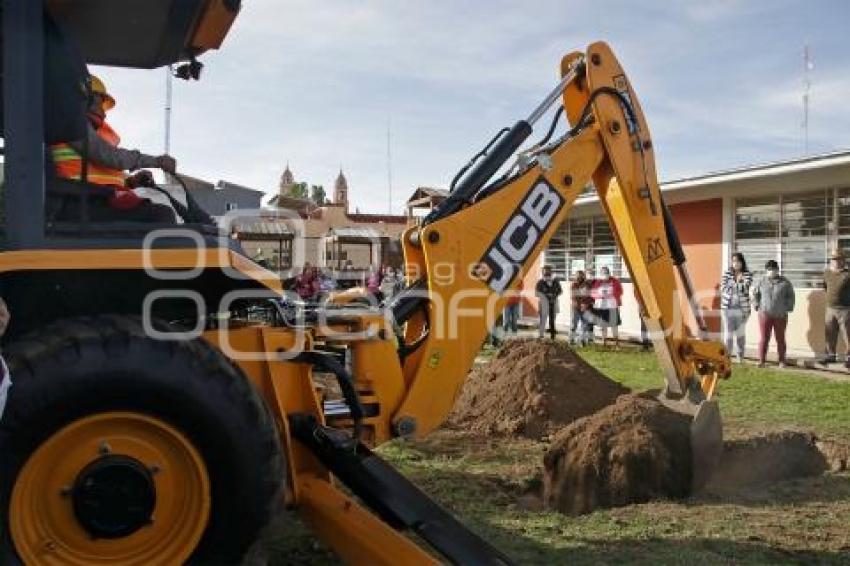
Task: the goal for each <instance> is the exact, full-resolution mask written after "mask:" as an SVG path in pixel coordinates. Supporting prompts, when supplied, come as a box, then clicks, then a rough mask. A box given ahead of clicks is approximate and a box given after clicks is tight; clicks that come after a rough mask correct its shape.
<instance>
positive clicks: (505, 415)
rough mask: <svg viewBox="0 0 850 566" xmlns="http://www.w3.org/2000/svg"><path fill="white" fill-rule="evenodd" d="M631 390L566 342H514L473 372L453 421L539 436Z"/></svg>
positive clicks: (469, 427)
mask: <svg viewBox="0 0 850 566" xmlns="http://www.w3.org/2000/svg"><path fill="white" fill-rule="evenodd" d="M627 392H628V389H626V388H625V387H623V386H621V385H620V384H618V383H616V382H615V381H612V380H611V379H609V378H607V377H606V376H605V375H603V374H602V373H600V372H599V371H598V370H596V369H595V368H593V367H592V366H591V365H589V364H588V363H587V362H585V361H584V360H582V359H581V358H580V357H579V356H578V355H577V354H575V353H574V352H573V351H572V349H570V347H569V346H568V345H567V344H566V343H564V342H553V341H551V340H531V339H526V340H511V341H509V342H507V343H506V344H505V345H504V346H503V347H502V348H501V349H500V350H499V352H498V353H497V354H496V356H495V357H494V358H493V359H492V360H491V361H490V363H488V364H486V365H484V366H482V367H480V368H477V369H476V370H474V371H473V372H472V373H471V374H470V375H469V377H468V378H467V380H466V383H465V384H464V387H463V390H462V391H461V394H460V396H459V398H458V400H457V402H456V403H455V407H454V411H453V412H452V415H451V416H450V419H449V422H450V424H452V425H454V426H457V427H461V428H463V429H464V430H467V431H470V432H474V433H478V434H485V435H489V434H498V435H512V436H524V437H526V438H531V439H535V440H538V439H541V438H544V437H546V436H548V435H550V434H552V433H554V432H556V431H558V430H560V429H561V428H562V427H563V426H564V425H567V424H569V423H572V422H573V421H575V420H576V419H578V418H581V417H583V416H586V415H589V414H592V413H594V412H596V411H598V410H599V409H601V408H603V407H606V406H608V405H610V404H611V403H613V402H614V401H615V399H616V398H617V397H619V396H620V395H622V394H624V393H627Z"/></svg>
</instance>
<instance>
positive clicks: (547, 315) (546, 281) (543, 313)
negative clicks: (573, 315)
mask: <svg viewBox="0 0 850 566" xmlns="http://www.w3.org/2000/svg"><path fill="white" fill-rule="evenodd" d="M535 291H536V293H537V298H538V299H540V326H539V327H538V335H539V337H540V338H543V335H544V333H545V329H546V326H547V325H546V321H547V320H548V321H549V324H548V327H549V335H550V336H551V337H552V340H554V339H555V335H556V332H555V315H557V314H558V297H559V296H560V295H561V293H562V290H561V282H560V281H558V278H557V277H555V276H554V275H552V267H551V266H549V265H546V266H544V267H543V277H542V278H541V279H540V280H539V281H538V282H537V286H536V287H535Z"/></svg>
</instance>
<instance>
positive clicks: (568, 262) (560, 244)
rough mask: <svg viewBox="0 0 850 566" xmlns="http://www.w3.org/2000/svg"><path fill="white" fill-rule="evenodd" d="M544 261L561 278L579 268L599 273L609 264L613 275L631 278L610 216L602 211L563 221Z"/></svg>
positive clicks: (547, 250)
mask: <svg viewBox="0 0 850 566" xmlns="http://www.w3.org/2000/svg"><path fill="white" fill-rule="evenodd" d="M545 261H546V264H547V265H551V266H552V270H553V271H554V272H555V275H556V276H558V277H560V278H562V279H569V278H570V277H572V276H573V275H574V274H575V273H576V271H585V272H588V273H590V272H592V273H593V274H598V272H599V269H600V268H602V267H608V268H609V269H610V270H611V275H613V276H614V277H618V278H620V279H628V277H629V275H628V273H627V272H624V269H623V258H622V256H621V255H620V251H619V250H618V249H617V241H616V239H615V238H614V233H613V232H612V230H611V226H610V225H609V224H608V219H607V218H606V217H605V216H603V215H601V214H600V215H597V216H591V217H586V218H570V219H569V220H567V221H566V222H564V223H563V224H562V225H561V226H560V228H558V230H557V232H555V235H554V236H553V237H552V239H551V240H550V242H549V245H548V247H547V248H546V256H545Z"/></svg>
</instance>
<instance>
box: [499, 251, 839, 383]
mask: <svg viewBox="0 0 850 566" xmlns="http://www.w3.org/2000/svg"><path fill="white" fill-rule="evenodd" d="M822 286H823V289H824V292H825V307H826V309H825V320H824V337H825V339H826V340H825V342H826V348H825V350H826V351H825V353H824V355H823V356H822V357H820V358H819V360H818V361H819V363H820V364H821V365H824V366H828V365H829V364H832V363H836V362H837V360H838V356H837V352H836V348H837V344H838V338H839V334H842V335H843V337H844V342H845V344H848V345H850V270H848V268H847V265H846V260H845V257H844V254H843V252H842V251H840V250H837V251H834V252H833V253H832V254H830V257H829V265H828V266H827V268H826V270H825V271H824V273H823V282H822ZM567 290H568V292H569V299H570V301H569V303H570V323H569V341H570V343H571V344H574V345H578V346H587V345H589V344H592V343H594V341H595V338H596V334H595V331H598V335H599V337H600V338H601V343H602V345H603V346H605V345H606V344H607V343H608V340H609V335H610V340H611V342H612V343H613V346H614V348H618V347H619V332H618V328H619V326H620V325H621V324H622V318H621V316H620V308H621V307H622V305H623V286H622V284H621V282H620V280H619V279H618V278H617V277H614V276H613V275H612V274H611V272H610V269H609V268H608V267H601V268H600V269H599V276H598V277H596V278H594V277H593V274H592V272H589V273H586V272H585V271H577V272H575V274H574V275H573V277H572V279H571V281H569V286H568V287H567ZM719 290H720V314H721V320H722V332H723V341H724V343H725V346H726V350H727V351H728V352H729V354H730V355H734V356H735V358H736V359H737V360H738V361H739V362H741V361H743V359H744V356H745V347H746V342H747V340H746V327H747V322H748V320H749V318H750V316H753V315H755V316H756V317H757V320H758V328H759V342H758V348H757V350H756V356H757V360H758V364H759V366H760V367H763V366H764V365H765V363H766V359H767V354H768V350H769V348H770V343H771V340H774V341H775V343H776V353H777V359H778V362H779V366H780V367H785V366H786V364H787V344H786V339H785V335H786V330H787V327H788V315H789V314H790V313H791V312H792V311H793V310H794V306H795V304H794V303H795V291H794V286H793V284H792V283H791V281H790V280H789V279H788V278H787V277H785V276H784V275H783V274H782V273H781V272H780V268H779V264H778V263H777V262H776V261H775V260H768V261H767V262H766V263H765V264H764V270H763V271H762V272H761V273H760V274H759V276H758V277H755V276H754V275H753V273H752V271H750V268H749V267H748V265H747V261H746V259H745V257H744V256H743V254H741V253H735V254H733V255H732V257H731V261H730V266H729V269H728V270H726V272H724V273H723V275H722V277H721V280H720V284H719ZM563 293H564V287H563V286H562V282H561V281H560V280H559V279H558V278H557V277H556V276H554V274H553V271H552V268H551V266H544V268H543V273H542V277H541V278H540V279H539V280H538V282H537V285H536V287H535V295H536V297H537V298H538V300H539V317H540V318H539V324H538V336H539V337H540V338H543V337H544V336H545V335H546V334H548V335H549V337H550V338H552V339H555V337H556V336H557V331H556V329H555V318H556V315H557V313H558V303H559V300H558V299H559V297H560V296H561V295H562V294H563ZM635 300H636V301H638V302H640V299H639V298H638V295H637V290H635ZM518 305H519V298H518V297H516V296H514V295H511V298H509V300H508V306H507V307H506V308H505V313H504V330H505V333H506V334H509V333H510V332H511V331H512V332H514V333H515V332H516V322H515V321H516V320H517V318H518V314H519V307H518ZM639 310H640V312H641V317H643V314H644V310H643V306H642V305H639ZM641 322H642V325H641V326H642V327H641V345H642V346H643V347H644V348H648V347H649V343H650V342H649V338H648V334H647V331H646V327H645V326H644V325H643V321H641ZM844 359H845V362H844V365H845V367H846V368H848V369H850V352H848V353H847V355H845V358H844Z"/></svg>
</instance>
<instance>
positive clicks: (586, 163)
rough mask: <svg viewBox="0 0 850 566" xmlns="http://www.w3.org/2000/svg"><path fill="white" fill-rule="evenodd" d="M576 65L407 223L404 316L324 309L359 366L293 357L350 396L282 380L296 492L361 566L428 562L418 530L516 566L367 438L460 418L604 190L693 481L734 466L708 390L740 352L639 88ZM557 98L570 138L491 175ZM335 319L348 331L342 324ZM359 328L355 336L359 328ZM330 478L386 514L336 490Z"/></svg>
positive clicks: (465, 555)
mask: <svg viewBox="0 0 850 566" xmlns="http://www.w3.org/2000/svg"><path fill="white" fill-rule="evenodd" d="M561 74H562V79H561V82H560V83H559V84H558V86H557V87H556V88H555V89H554V90H553V91H552V92H551V93H550V94H549V96H547V97H546V99H545V100H544V101H543V103H542V104H541V105H540V106H539V107H538V108H536V109H535V110H534V111H533V112H532V113H531V115H530V116H529V117H528V118H527V119H526V120H521V121H519V122H517V123H516V124H515V125H514V126H513V127H512V128H509V129H508V128H506V129H505V130H503V131H502V132H500V134H499V135H498V136H497V138H496V139H494V140H493V141H491V142H490V143H489V144H488V148H487V151H486V152H485V153H486V154H485V155H484V156H483V158H482V159H481V160H480V161H479V162H477V163H473V164H471V165H470V166H468V167H467V169H468V171H464V170H462V172H461V174H460V175H459V176H458V177H462V178H460V179H459V180H457V183H456V184H455V186H454V187H453V190H452V192H451V193H450V195H449V197H448V198H447V200H446V201H445V202H444V203H443V204H442V205H441V206H440V207H438V208H437V209H435V210H434V211H432V213H431V214H429V215H428V216H427V217H426V218H425V219H424V220H423V222H422V223H421V224H420V225H419V226H417V227H414V228H410V229H409V230H407V231H406V232H405V234H404V235H403V246H404V252H405V261H406V264H407V265H406V267H407V277H408V285H407V288H406V289H405V290H404V291H403V292H401V293H400V294H399V295H398V296H397V297H396V298H395V299H394V301H393V302H392V304H390V305H388V309H387V310H388V311H389V316H382V314H381V313H380V312H378V311H377V310H376V309H367V310H366V311H365V312H360V313H359V314H358V313H353V312H350V310H349V309H347V308H346V307H342V308H338V310H334V308H333V307H331V308H329V309H327V313H325V314H324V315H323V316H326V323H327V324H324V325H320V326H317V327H316V330H315V331H314V338H315V339H316V340H317V341H320V342H321V341H323V340H324V341H326V342H327V341H337V342H340V341H341V342H344V343H346V344H347V352H348V354H350V360H351V363H350V366H349V367H350V373H349V371H348V369H347V368H346V367H344V366H343V365H342V364H338V363H331V362H330V361H328V360H327V356H325V355H323V354H321V353H320V352H314V353H308V355H302V357H301V358H299V359H298V360H296V361H298V362H301V363H299V364H292V365H293V366H295V367H298V368H302V369H299V370H298V371H307V370H306V369H305V368H306V366H305V365H304V364H307V365H312V366H313V367H318V368H319V369H322V370H323V371H330V372H331V373H334V374H336V375H337V377H338V378H339V381H340V384H341V385H342V386H343V387H342V390H343V394H344V397H345V400H344V402H340V401H334V402H332V403H330V404H329V402H327V401H325V402H324V409H323V410H322V411H320V410H318V409H309V407H310V405H311V403H310V402H305V401H304V399H307V400H308V401H309V399H311V398H312V397H313V396H314V393H313V391H312V385H311V384H310V381H309V380H304V379H297V378H296V377H297V376H296V375H290V376H289V377H288V378H287V379H282V378H283V377H284V376H283V375H281V376H280V377H281V379H277V380H272V383H273V387H274V388H275V389H276V390H277V389H278V388H283V389H286V388H290V389H291V388H293V387H301V389H300V390H299V391H298V394H295V393H293V392H290V394H289V395H283V394H279V395H278V398H280V399H283V400H284V401H283V403H282V404H281V407H280V414H281V415H286V416H287V419H286V420H285V421H284V422H285V423H286V426H287V427H288V430H289V432H290V433H291V435H292V436H293V437H294V438H296V439H297V440H298V441H299V442H298V443H294V444H293V443H290V442H289V440H288V439H289V434H287V435H285V438H286V439H287V440H286V441H287V446H288V455H289V457H290V466H291V467H292V469H293V471H294V473H293V475H292V483H291V488H290V489H291V494H290V502H291V503H292V504H294V505H296V506H298V507H299V508H300V509H301V510H302V512H303V515H304V517H305V518H306V519H307V521H308V523H309V524H310V525H311V526H312V527H313V528H314V529H316V531H317V532H318V533H319V534H320V536H322V538H324V540H325V541H327V542H328V543H329V544H330V545H331V546H332V547H333V548H334V549H335V550H337V551H338V552H339V553H340V554H341V555H342V556H343V557H344V558H345V559H346V560H347V561H349V562H352V563H370V564H371V563H387V564H389V563H398V562H399V561H400V560H401V561H403V562H405V563H420V562H421V563H428V562H430V561H431V559H430V557H429V556H427V555H425V554H423V553H422V551H421V550H420V549H419V548H418V547H416V546H415V545H413V544H412V543H411V542H410V540H409V539H407V538H405V537H403V536H402V535H401V534H399V532H398V531H397V529H399V530H403V529H407V530H410V531H413V532H415V533H416V534H417V535H418V536H419V537H420V538H421V539H423V540H425V541H427V542H428V543H429V544H431V546H432V548H434V549H435V550H437V551H439V552H440V553H441V554H442V555H443V556H444V557H445V558H447V559H448V560H449V561H450V562H452V563H455V564H507V563H509V562H510V561H509V559H508V558H507V557H505V556H504V555H502V554H501V553H500V552H499V551H498V550H496V549H494V548H493V547H491V546H490V545H488V544H487V543H486V542H485V541H483V540H481V539H480V538H479V537H478V536H477V535H475V534H474V533H472V532H470V531H468V530H466V529H465V528H463V526H462V525H461V524H460V523H458V522H457V521H456V520H455V519H454V518H452V517H451V516H450V515H449V514H447V513H446V512H445V511H444V510H442V509H441V508H440V507H439V506H438V505H435V504H434V503H433V502H432V501H431V500H430V499H429V498H428V497H427V496H426V495H425V494H423V493H422V492H421V491H419V490H418V489H417V488H416V487H415V486H414V485H412V484H411V483H410V482H409V481H407V480H406V479H405V478H404V477H402V476H401V475H400V474H399V473H398V472H396V471H395V470H393V469H392V467H390V466H389V465H388V464H387V463H386V462H384V461H383V460H382V459H381V458H380V456H378V455H376V454H374V453H372V452H371V450H370V449H369V448H368V447H367V446H366V445H367V444H368V445H378V444H381V443H382V442H385V441H387V440H389V439H391V438H394V437H407V438H410V437H412V438H416V437H421V436H424V435H426V434H428V433H429V432H430V431H432V430H433V429H435V428H436V427H438V426H439V425H440V424H441V423H442V422H443V421H444V420H445V418H446V416H447V414H448V413H449V411H450V410H451V408H452V405H453V403H454V401H455V398H456V396H457V394H458V391H459V389H460V387H461V384H462V383H463V381H464V379H465V377H466V375H467V373H468V372H469V369H470V367H471V366H472V364H473V362H474V360H475V357H476V355H477V354H478V352H479V350H480V346H481V344H482V342H483V341H484V339H485V337H486V335H487V333H488V332H489V331H490V329H491V328H492V327H493V325H494V323H495V319H496V317H497V316H498V315H497V313H499V312H501V310H502V308H503V307H504V304H505V301H506V300H507V298H508V297H509V296H510V294H511V293H515V292H516V288H517V285H518V283H519V281H520V280H521V279H522V278H523V277H524V275H525V274H526V273H527V271H528V269H529V268H530V265H531V263H532V262H533V260H534V258H535V257H537V256H538V254H540V253H541V252H542V251H543V249H544V247H545V246H546V243H547V242H548V241H549V240H550V239H551V238H552V236H553V234H554V233H555V231H556V230H557V228H558V226H559V225H560V224H561V223H562V222H563V221H564V219H566V218H567V216H568V215H569V213H570V210H571V208H572V205H573V203H574V202H575V200H576V198H577V197H578V196H579V195H580V194H581V193H582V192H583V190H584V188H585V187H586V186H587V185H588V184H590V183H591V182H592V184H593V186H594V187H595V188H596V191H597V192H598V194H599V199H600V202H601V203H602V207H603V209H604V210H605V213H606V215H607V217H608V220H609V222H610V224H611V227H612V229H613V232H614V234H615V235H616V238H617V242H618V245H619V248H620V250H621V252H622V254H623V258H624V260H625V262H626V265H627V266H628V269H629V272H630V273H631V276H632V279H633V281H634V283H635V285H636V287H637V295H638V298H639V300H640V303H641V310H642V313H643V316H644V320H645V322H646V325H647V327H648V328H649V329H650V331H651V336H652V340H653V342H654V345H655V350H656V352H657V354H658V356H659V358H660V360H661V366H662V368H663V369H664V374H665V387H664V389H663V391H662V392H661V394H660V395H659V397H660V399H661V400H662V402H664V403H665V404H668V405H669V406H671V407H673V408H674V409H676V410H679V411H683V412H686V413H688V414H691V415H693V421H692V426H691V433H692V434H691V437H692V438H691V448H692V455H693V459H694V467H693V470H694V478H693V483H694V485H695V486H699V485H700V484H702V483H703V482H705V481H706V480H707V479H708V477H709V476H710V474H711V471H712V470H713V468H714V466H715V465H716V462H717V461H718V460H719V456H720V451H721V448H722V427H721V422H720V414H719V410H718V407H717V404H716V402H715V401H714V400H712V399H711V397H712V395H713V393H714V388H715V385H716V382H717V380H718V379H719V378H724V377H728V375H729V358H728V355H727V352H726V351H725V350H724V348H723V347H722V346H721V344H719V343H716V342H712V341H708V340H706V339H705V332H704V330H705V325H704V323H703V321H702V317H701V315H700V312H699V311H698V310H697V309H696V304H695V302H694V300H693V291H692V286H691V283H690V279H689V277H688V274H687V269H686V266H685V257H684V253H683V250H682V247H681V245H680V243H679V240H678V237H677V236H676V231H675V227H674V226H673V223H672V220H671V218H670V215H669V212H668V211H667V208H666V206H665V204H664V200H663V197H662V194H661V191H660V189H659V186H658V181H657V179H656V173H655V163H654V154H653V144H652V138H651V136H650V132H649V128H648V126H647V124H646V121H645V119H644V116H643V112H642V110H641V108H640V105H639V104H638V101H637V97H636V96H635V93H634V91H633V89H632V87H631V85H630V83H629V81H628V78H627V77H626V74H625V73H624V72H623V70H622V68H621V67H620V64H619V63H618V61H617V59H616V57H615V56H614V54H613V53H612V52H611V50H610V48H609V47H608V46H607V45H606V44H604V43H594V44H592V45H591V46H590V47H589V48H588V50H587V52H586V53H577V52H576V53H570V54H568V55H567V56H566V57H564V59H563V61H562V65H561ZM558 101H560V102H561V109H560V110H559V111H558V115H560V114H561V113H564V114H566V116H567V118H568V120H569V123H570V128H569V130H568V131H567V133H566V134H565V135H563V136H561V137H559V138H558V139H555V140H552V139H551V138H552V136H553V135H554V134H553V132H554V131H555V124H554V123H553V126H552V127H551V128H550V129H549V131H548V133H547V134H546V135H545V136H544V138H543V140H542V141H541V142H540V143H538V144H535V145H533V146H531V147H530V148H529V149H526V150H524V151H522V152H520V153H519V154H518V156H517V160H516V164H515V165H514V166H513V167H509V168H508V172H507V173H506V174H505V175H503V176H502V177H501V178H498V179H496V180H495V181H493V180H491V179H492V177H493V176H494V175H495V174H496V173H497V172H498V171H499V170H500V169H501V168H502V167H503V165H504V164H505V163H506V162H507V161H508V160H509V159H511V157H512V156H514V154H515V153H516V152H517V150H518V149H519V148H520V146H522V145H523V144H524V143H525V141H526V140H527V139H528V137H529V136H530V135H531V134H532V133H533V125H534V123H535V122H537V121H538V120H539V119H540V118H541V117H542V116H543V115H544V114H545V113H546V111H547V110H548V109H549V108H550V107H551V106H552V105H553V104H555V103H557V102H558ZM473 165H474V166H473ZM464 173H465V174H464ZM453 184H454V183H453ZM680 290H681V291H683V293H682V294H684V297H683V298H682V299H684V298H686V299H687V303H686V304H688V305H690V306H691V308H692V310H693V316H694V318H695V322H696V327H697V330H698V332H697V333H696V334H698V336H694V335H693V333H691V332H690V331H689V329H688V325H687V324H686V322H685V317H684V316H683V315H682V314H681V309H680V304H681V303H682V302H683V301H682V300H681V299H680ZM335 325H336V327H339V328H342V329H344V332H343V333H342V334H339V333H337V332H336V331H335ZM352 330H354V331H357V332H355V333H354V334H348V332H350V331H352ZM267 349H272V348H271V347H269V348H267ZM348 354H347V355H348ZM322 360H324V361H322ZM286 367H288V366H286V365H285V364H284V365H281V366H280V371H284V368H286ZM287 371H291V370H287ZM299 375H300V374H299ZM299 384H300V385H299ZM305 407H306V409H305ZM367 408H371V410H367ZM344 429H348V431H346V430H344ZM349 432H351V434H349ZM303 448H306V449H307V451H306V452H305V451H303ZM328 472H331V473H332V474H333V475H334V476H335V477H336V478H338V479H340V480H341V481H342V482H343V483H345V484H346V486H347V487H348V489H349V491H350V492H351V493H353V494H355V495H357V496H358V498H359V500H360V501H361V502H362V503H364V504H365V505H366V506H367V507H368V508H369V509H370V510H371V511H372V512H374V513H375V514H376V515H375V516H373V515H371V514H369V513H367V512H366V511H365V510H363V509H361V508H360V507H359V506H358V505H357V503H356V502H355V501H353V500H352V499H351V498H350V497H349V496H347V495H346V494H344V493H342V492H341V491H338V490H336V489H334V488H333V486H332V485H333V484H332V483H329V482H328V480H329V476H328ZM378 517H379V518H380V519H381V520H380V521H379V520H378V519H377V518H378ZM400 557H403V558H400Z"/></svg>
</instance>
